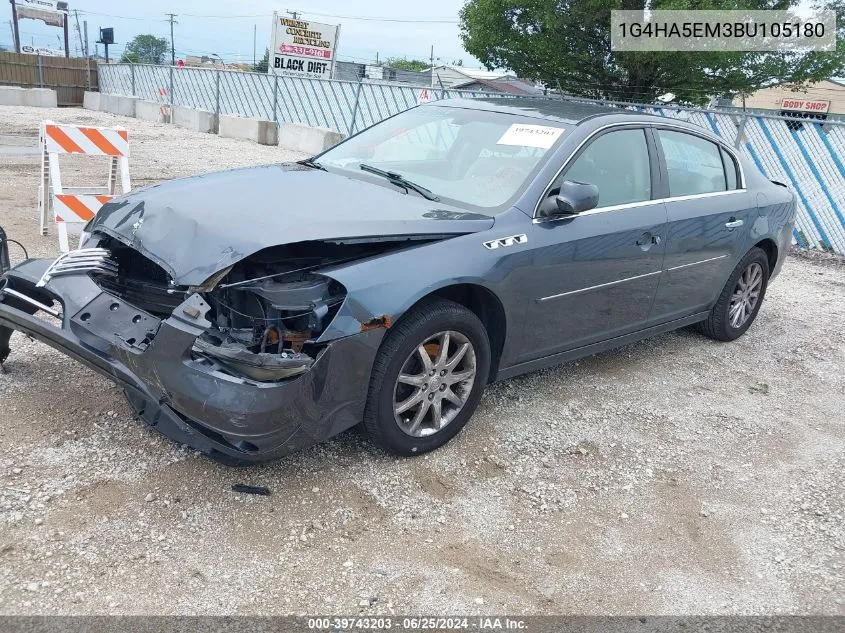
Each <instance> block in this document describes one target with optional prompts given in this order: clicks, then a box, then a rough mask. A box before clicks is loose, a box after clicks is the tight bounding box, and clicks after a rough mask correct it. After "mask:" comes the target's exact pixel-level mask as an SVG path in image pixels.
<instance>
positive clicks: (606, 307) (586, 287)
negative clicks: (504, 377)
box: [520, 127, 666, 360]
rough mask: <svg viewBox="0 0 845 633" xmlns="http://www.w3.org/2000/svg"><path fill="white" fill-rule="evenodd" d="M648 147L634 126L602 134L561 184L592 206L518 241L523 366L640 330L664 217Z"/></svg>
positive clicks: (537, 225)
mask: <svg viewBox="0 0 845 633" xmlns="http://www.w3.org/2000/svg"><path fill="white" fill-rule="evenodd" d="M656 175H657V158H656V149H655V148H654V146H653V144H652V142H651V141H650V139H649V137H648V136H647V135H646V132H645V130H644V129H643V128H642V127H626V128H623V129H618V128H611V129H609V130H607V131H605V132H602V133H600V134H599V135H597V136H594V137H592V138H591V139H590V141H588V142H587V143H586V144H585V146H584V147H583V148H581V149H580V150H579V151H578V152H577V153H576V155H575V156H574V157H573V158H572V159H571V160H569V164H568V165H566V166H565V168H564V170H563V172H562V174H561V175H560V176H558V177H557V179H556V180H555V182H554V183H553V184H552V186H551V188H550V189H549V190H548V191H547V192H546V195H545V196H544V198H545V197H547V196H552V195H556V194H557V193H558V192H559V189H560V184H561V183H562V182H563V181H564V180H576V181H581V182H589V183H592V184H594V185H596V186H597V187H598V189H599V206H598V207H597V208H596V209H592V210H590V211H585V212H583V213H580V214H578V215H575V216H567V217H564V218H555V219H535V220H534V222H533V224H532V226H531V230H530V234H529V235H528V244H529V245H531V247H532V254H533V257H534V269H533V273H532V276H531V279H530V280H529V281H527V282H526V288H525V290H526V292H527V294H528V308H527V322H526V323H525V327H524V343H525V345H524V346H525V350H524V353H523V355H522V357H521V359H520V360H531V359H533V358H539V357H543V356H547V355H550V354H554V353H557V352H562V351H566V350H570V349H575V348H578V347H582V346H584V345H588V344H590V343H594V342H597V341H601V340H605V339H609V338H613V337H615V336H620V335H622V334H625V333H628V332H632V331H635V330H638V329H641V328H643V327H644V326H645V324H646V321H647V318H648V314H649V310H650V308H651V304H652V301H653V300H654V297H655V293H656V291H657V286H658V282H659V280H660V274H661V270H662V264H663V252H664V246H665V244H664V238H665V234H666V210H665V207H664V206H663V202H662V201H659V200H656V199H654V198H655V197H656V192H657V190H658V187H657V186H656V183H655V177H656Z"/></svg>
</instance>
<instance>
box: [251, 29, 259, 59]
mask: <svg viewBox="0 0 845 633" xmlns="http://www.w3.org/2000/svg"><path fill="white" fill-rule="evenodd" d="M257 36H258V25H257V24H253V25H252V69H253V70H255V66H256V59H255V41H256V37H257Z"/></svg>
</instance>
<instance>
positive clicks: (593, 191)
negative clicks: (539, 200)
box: [540, 180, 599, 218]
mask: <svg viewBox="0 0 845 633" xmlns="http://www.w3.org/2000/svg"><path fill="white" fill-rule="evenodd" d="M598 205H599V188H598V187H596V186H595V185H594V184H591V183H589V182H578V181H577V180H564V181H563V183H561V185H560V193H558V195H556V196H549V197H548V198H546V199H545V200H544V201H543V204H541V205H540V216H541V217H544V218H551V217H555V216H567V215H577V214H579V213H583V212H584V211H589V210H590V209H595V208H596V207H597V206H598Z"/></svg>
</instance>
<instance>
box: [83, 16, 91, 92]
mask: <svg viewBox="0 0 845 633" xmlns="http://www.w3.org/2000/svg"><path fill="white" fill-rule="evenodd" d="M82 28H83V30H84V31H85V79H86V85H87V86H88V90H91V56H90V55H88V20H83V21H82Z"/></svg>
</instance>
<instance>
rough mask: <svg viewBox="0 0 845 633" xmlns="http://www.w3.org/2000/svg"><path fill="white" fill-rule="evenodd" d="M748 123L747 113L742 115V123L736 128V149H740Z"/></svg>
mask: <svg viewBox="0 0 845 633" xmlns="http://www.w3.org/2000/svg"><path fill="white" fill-rule="evenodd" d="M746 123H748V115H747V114H745V112H743V113H742V121H740V124H739V125H738V126H737V128H736V140H734V148H736V149H739V146H740V145H741V144H742V135H743V134H745V124H746Z"/></svg>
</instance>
